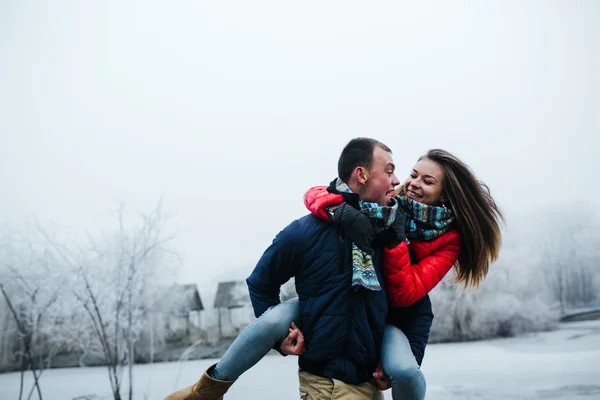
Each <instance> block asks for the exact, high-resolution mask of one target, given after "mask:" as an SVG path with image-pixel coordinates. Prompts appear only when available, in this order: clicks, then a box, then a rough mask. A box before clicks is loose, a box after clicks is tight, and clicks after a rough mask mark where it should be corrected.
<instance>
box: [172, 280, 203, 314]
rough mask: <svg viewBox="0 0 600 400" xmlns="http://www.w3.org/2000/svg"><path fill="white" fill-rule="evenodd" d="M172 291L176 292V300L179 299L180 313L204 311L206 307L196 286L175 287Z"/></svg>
mask: <svg viewBox="0 0 600 400" xmlns="http://www.w3.org/2000/svg"><path fill="white" fill-rule="evenodd" d="M171 290H175V291H176V292H177V293H175V296H176V298H178V299H179V309H180V311H202V310H204V306H203V305H202V300H201V299H200V293H198V287H197V286H196V285H195V284H188V285H175V286H174V287H173V288H172V289H171Z"/></svg>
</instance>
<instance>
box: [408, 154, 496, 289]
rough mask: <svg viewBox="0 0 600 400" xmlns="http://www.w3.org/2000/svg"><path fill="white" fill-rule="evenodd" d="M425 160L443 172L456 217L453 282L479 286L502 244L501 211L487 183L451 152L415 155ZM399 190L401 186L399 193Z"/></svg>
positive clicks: (445, 193) (447, 194)
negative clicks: (457, 237)
mask: <svg viewBox="0 0 600 400" xmlns="http://www.w3.org/2000/svg"><path fill="white" fill-rule="evenodd" d="M424 158H426V159H429V160H431V161H433V162H435V163H436V164H438V165H439V166H440V167H441V168H442V170H443V171H444V179H443V183H442V190H443V196H445V197H446V199H447V202H445V203H449V205H450V208H451V209H452V210H453V211H454V214H455V216H456V228H457V230H458V232H459V233H460V239H461V248H460V254H459V256H458V261H457V263H456V264H455V270H456V281H457V282H459V283H462V284H464V286H465V287H467V286H469V285H471V286H474V287H477V286H479V283H480V282H481V280H482V279H483V278H485V276H486V275H487V273H488V271H489V266H490V263H492V262H494V261H495V260H496V259H497V258H498V254H499V252H500V246H501V243H502V232H501V229H500V224H501V223H502V222H503V221H504V217H503V215H502V212H501V211H500V209H499V208H498V206H497V205H496V202H495V201H494V199H493V198H492V196H491V194H490V190H489V188H488V187H487V185H486V184H485V183H483V182H480V181H479V180H477V178H476V177H475V175H474V174H473V172H472V171H471V170H470V168H469V167H468V166H467V165H466V164H465V163H463V162H462V161H461V160H459V159H458V158H457V157H455V156H454V155H453V154H451V153H449V152H447V151H445V150H441V149H433V150H429V151H428V152H427V154H425V155H424V156H422V157H421V158H419V160H422V159H424ZM402 193H403V188H401V189H400V191H399V194H402Z"/></svg>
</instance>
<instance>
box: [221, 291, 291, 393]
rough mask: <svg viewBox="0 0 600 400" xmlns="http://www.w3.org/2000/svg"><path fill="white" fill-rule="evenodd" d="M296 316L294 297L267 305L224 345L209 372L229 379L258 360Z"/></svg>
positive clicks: (236, 376)
mask: <svg viewBox="0 0 600 400" xmlns="http://www.w3.org/2000/svg"><path fill="white" fill-rule="evenodd" d="M299 319H300V304H299V302H298V298H297V297H296V298H293V299H290V300H287V301H284V302H283V303H281V304H278V305H276V306H274V307H271V308H269V309H268V310H267V311H265V313H264V314H263V315H261V316H260V317H259V318H257V319H256V320H254V321H253V322H252V323H251V324H250V325H248V326H247V327H246V329H244V330H243V331H242V332H241V333H240V334H239V335H238V337H237V338H236V339H235V340H234V341H233V343H232V344H231V346H229V348H228V349H227V351H226V352H225V354H223V358H221V361H219V363H218V364H217V365H216V367H215V368H214V370H212V371H211V373H210V376H211V377H213V378H215V379H219V380H223V381H232V380H235V379H237V378H239V376H240V375H242V374H243V373H244V372H246V371H247V370H249V369H250V368H252V367H253V366H254V364H256V363H257V362H259V361H260V360H261V359H262V358H263V357H264V356H265V355H266V354H267V353H268V352H269V350H271V349H272V348H273V346H274V345H275V343H277V342H278V341H281V340H283V339H285V338H286V337H287V335H288V328H289V327H290V324H291V323H292V321H294V322H296V323H298V322H299Z"/></svg>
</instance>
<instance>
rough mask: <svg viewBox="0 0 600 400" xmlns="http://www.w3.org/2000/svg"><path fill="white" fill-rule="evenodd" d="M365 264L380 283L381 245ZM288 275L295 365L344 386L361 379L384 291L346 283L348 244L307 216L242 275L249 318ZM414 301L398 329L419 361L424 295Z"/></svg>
mask: <svg viewBox="0 0 600 400" xmlns="http://www.w3.org/2000/svg"><path fill="white" fill-rule="evenodd" d="M373 263H374V266H375V270H376V271H377V275H378V279H379V281H380V282H381V283H383V282H384V280H383V277H382V276H381V271H382V270H383V260H382V252H381V251H375V253H374V254H373ZM291 277H295V284H296V291H297V292H298V298H299V301H300V309H301V313H302V321H301V323H300V328H301V330H302V332H303V333H304V337H305V344H306V352H305V353H304V354H302V355H301V356H300V357H299V360H298V363H299V366H300V368H302V369H303V370H306V371H308V372H310V373H313V374H316V375H319V376H324V377H329V378H334V379H339V380H341V381H343V382H346V383H349V384H355V385H356V384H360V383H362V382H366V381H369V380H370V379H371V378H372V373H373V371H374V370H375V368H376V367H377V364H378V362H379V359H380V349H381V342H382V338H383V329H384V326H385V323H386V317H387V314H388V306H387V299H386V294H385V290H381V291H372V290H366V289H362V288H361V289H359V290H354V289H352V287H351V280H352V260H351V243H350V242H349V241H347V240H345V239H344V238H343V237H342V236H341V235H340V234H339V231H338V229H337V228H336V227H335V226H334V225H332V224H331V223H329V222H325V221H322V220H320V219H317V218H316V217H314V216H312V215H307V216H305V217H303V218H300V219H298V220H296V221H294V222H292V223H291V224H289V225H288V226H287V227H286V228H284V229H283V230H282V231H281V232H280V233H279V234H278V235H277V236H276V237H275V239H274V240H273V243H272V244H271V245H270V246H269V248H268V249H267V250H266V251H265V252H264V254H263V256H262V257H261V259H260V260H259V262H258V264H257V265H256V267H255V269H254V271H253V272H252V274H251V275H250V277H249V278H248V279H247V281H246V282H247V283H248V288H249V291H250V298H251V300H252V305H253V307H254V313H255V314H256V316H257V317H259V316H260V315H262V314H263V313H264V312H265V311H266V310H267V309H268V308H269V307H271V306H273V305H276V304H279V302H280V301H279V292H280V287H281V285H283V284H284V283H285V282H287V281H288V280H289V279H290V278H291ZM418 303H420V304H421V305H420V306H417V307H413V308H411V309H405V310H404V312H405V314H406V315H404V316H403V317H404V321H403V324H402V328H403V331H404V332H405V333H406V335H407V337H408V338H409V341H410V342H411V347H412V348H413V352H415V357H416V358H417V361H418V362H419V364H420V363H421V359H422V357H423V351H424V348H425V345H426V344H427V340H428V336H429V329H430V328H431V322H432V319H433V314H432V313H431V303H430V302H429V299H428V298H427V299H426V301H421V302H418Z"/></svg>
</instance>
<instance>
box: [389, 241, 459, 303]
mask: <svg viewBox="0 0 600 400" xmlns="http://www.w3.org/2000/svg"><path fill="white" fill-rule="evenodd" d="M411 247H412V249H413V252H414V254H415V256H416V257H415V258H416V259H417V263H416V264H411V260H410V254H409V252H408V245H407V244H406V242H402V243H400V244H399V245H398V246H396V247H394V248H393V249H385V253H384V257H385V260H384V261H385V262H384V264H385V269H384V275H385V280H386V287H387V293H388V300H389V302H390V306H392V307H407V306H409V305H411V304H413V303H415V302H416V301H418V300H420V299H422V298H423V297H425V295H426V294H427V293H429V292H430V291H431V290H432V289H433V288H434V287H435V286H436V285H437V284H438V283H440V281H441V280H442V278H444V276H445V275H446V274H447V273H448V271H450V268H452V266H453V265H454V263H455V262H456V260H457V259H458V254H459V253H460V235H459V234H458V232H457V231H455V230H451V231H448V232H446V233H445V234H444V235H442V236H440V237H439V238H437V239H434V240H432V241H428V242H425V241H417V240H414V241H413V242H412V243H411Z"/></svg>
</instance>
